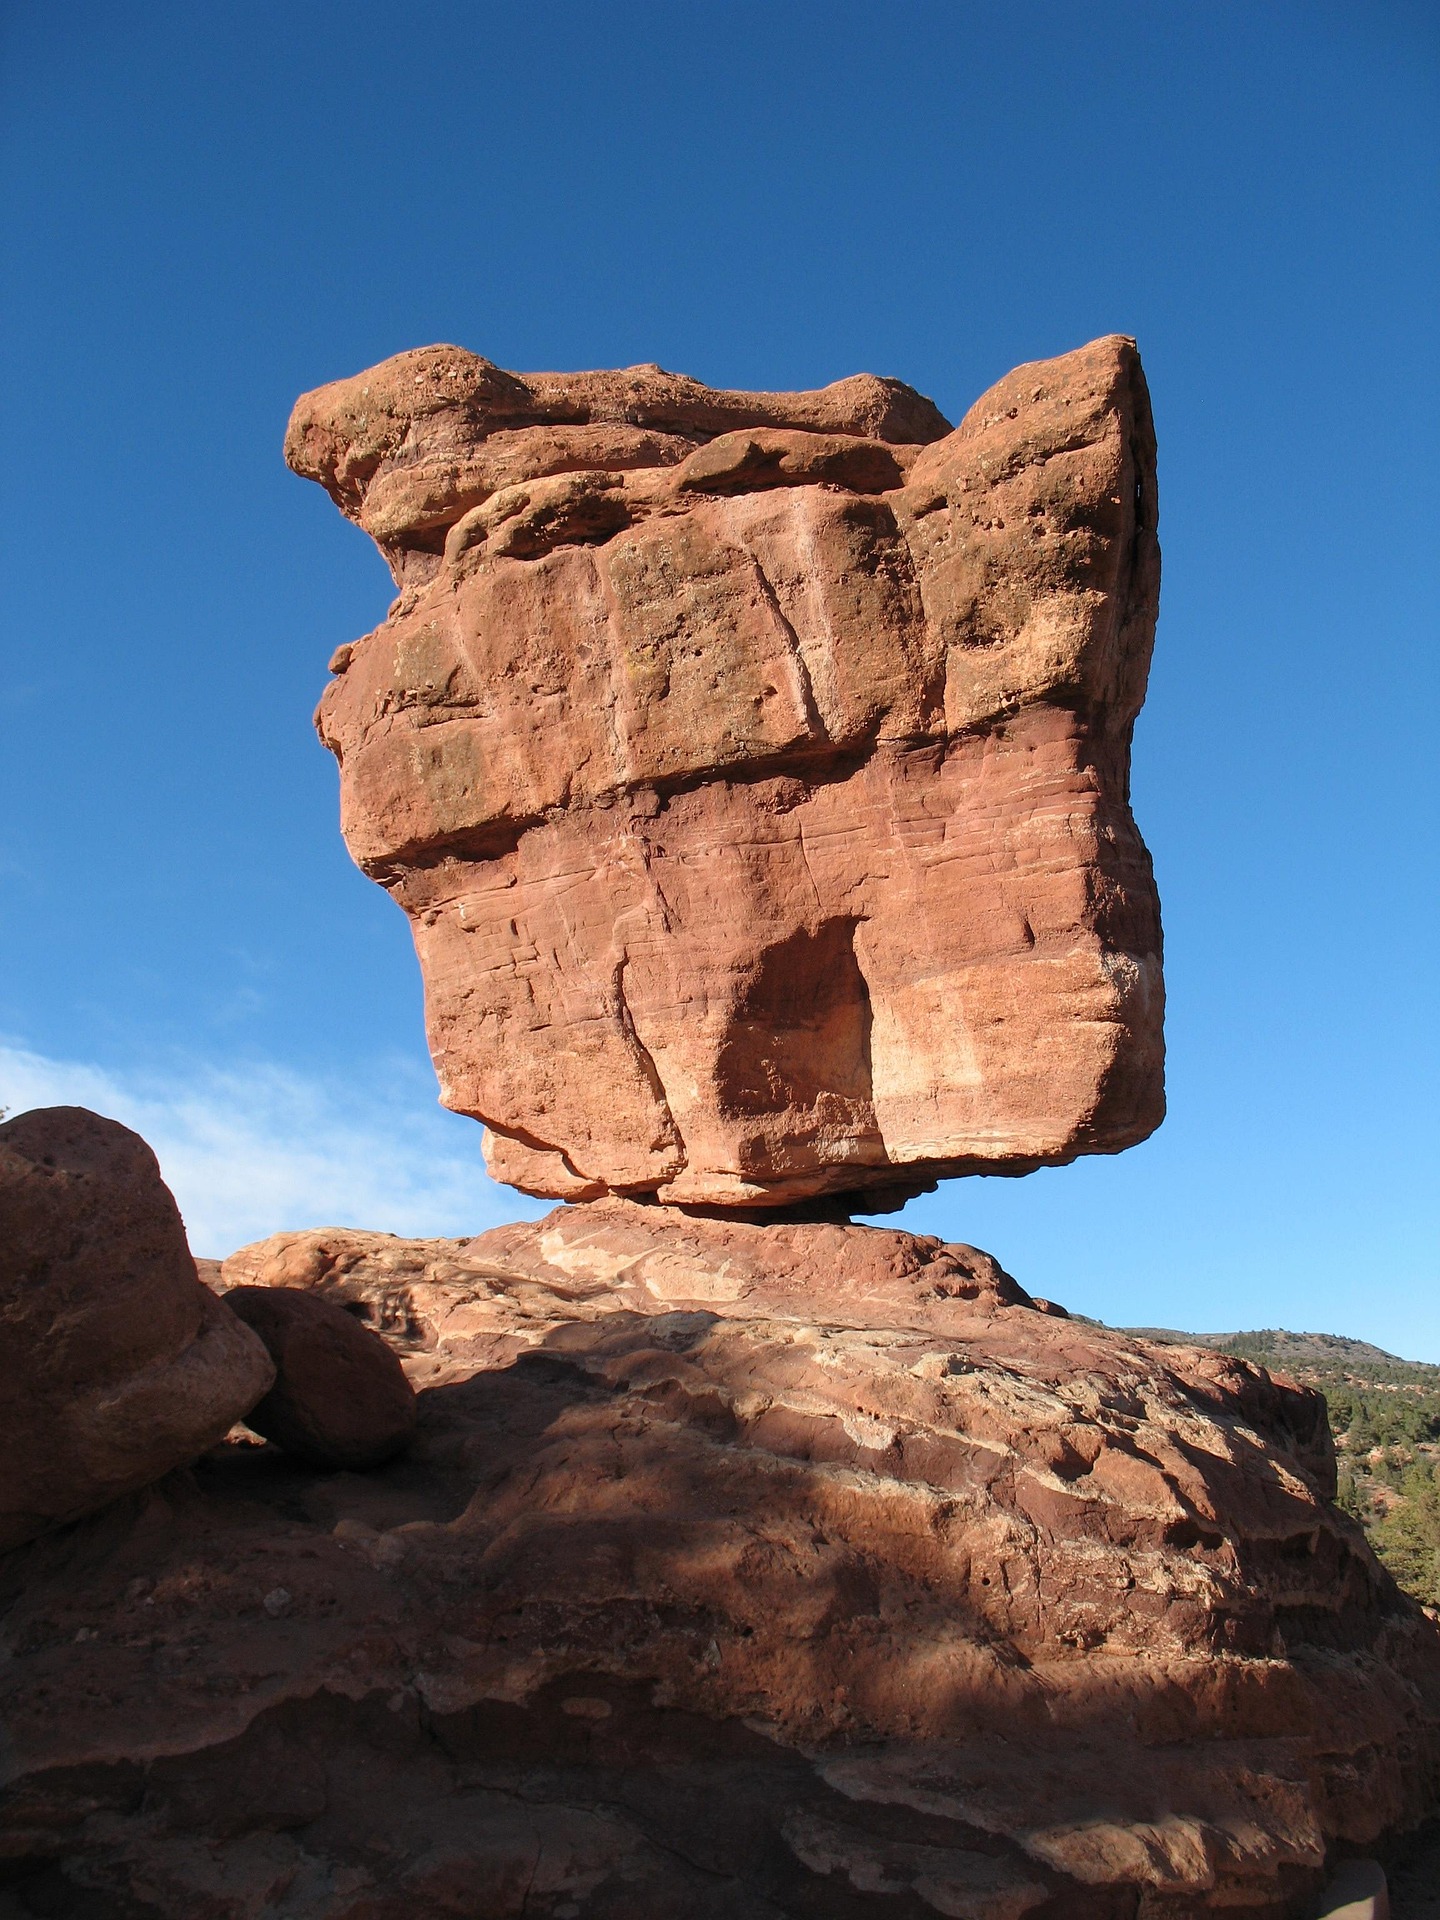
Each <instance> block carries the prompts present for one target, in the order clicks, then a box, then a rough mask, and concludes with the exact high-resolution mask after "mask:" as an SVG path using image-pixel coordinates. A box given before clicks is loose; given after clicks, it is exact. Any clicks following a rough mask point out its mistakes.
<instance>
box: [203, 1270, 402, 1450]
mask: <svg viewBox="0 0 1440 1920" xmlns="http://www.w3.org/2000/svg"><path fill="white" fill-rule="evenodd" d="M225 1304H226V1306H227V1307H229V1308H230V1310H231V1312H232V1313H234V1314H237V1315H238V1316H239V1318H240V1319H241V1320H243V1321H244V1322H245V1325H246V1326H247V1327H249V1328H250V1330H251V1331H252V1332H253V1333H255V1334H257V1335H258V1336H259V1337H260V1339H261V1340H262V1341H263V1342H264V1343H265V1350H266V1352H267V1353H268V1354H269V1355H270V1358H271V1360H272V1361H273V1362H274V1364H275V1384H274V1386H273V1387H272V1388H271V1389H270V1391H269V1392H268V1393H267V1394H266V1395H265V1398H264V1399H263V1400H261V1401H260V1402H259V1403H258V1404H257V1405H256V1406H254V1407H252V1408H251V1410H250V1411H249V1413H247V1414H246V1415H245V1424H246V1425H247V1426H248V1427H252V1428H253V1429H254V1430H255V1432H256V1433H260V1434H263V1435H264V1436H265V1438H266V1439H267V1440H273V1441H274V1442H275V1444H276V1445H277V1446H279V1447H283V1448H284V1449H285V1451H286V1452H287V1453H293V1454H294V1455H295V1456H296V1458H297V1459H300V1460H305V1461H307V1462H308V1463H309V1464H310V1465H311V1466H315V1467H333V1468H346V1467H348V1468H360V1467H378V1466H381V1465H382V1464H383V1463H384V1462H385V1461H386V1460H393V1459H394V1457H395V1455H396V1454H397V1453H401V1452H403V1451H404V1449H405V1448H406V1447H407V1446H408V1445H409V1444H410V1437H411V1435H412V1434H413V1433H414V1431H415V1393H414V1389H413V1388H412V1387H411V1385H410V1382H409V1381H408V1380H407V1379H406V1378H405V1369H404V1368H403V1367H402V1366H401V1364H400V1362H399V1361H398V1360H397V1359H396V1358H395V1355H394V1354H393V1353H392V1352H391V1351H390V1349H389V1347H387V1346H386V1344H385V1342H384V1341H383V1340H381V1339H380V1338H379V1337H378V1336H377V1335H375V1334H373V1333H371V1332H370V1331H369V1330H368V1329H367V1328H365V1327H362V1326H361V1325H360V1323H359V1322H358V1321H357V1320H356V1319H355V1318H354V1316H353V1315H351V1314H349V1313H347V1312H346V1311H345V1309H344V1308H343V1307H340V1306H336V1305H335V1304H334V1303H333V1302H332V1301H329V1300H323V1299H320V1298H318V1297H316V1296H315V1295H313V1294H309V1293H304V1292H301V1291H298V1290H297V1289H293V1288H267V1287H236V1288H234V1289H233V1290H231V1291H230V1292H228V1293H227V1294H226V1296H225Z"/></svg>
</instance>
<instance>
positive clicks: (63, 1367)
mask: <svg viewBox="0 0 1440 1920" xmlns="http://www.w3.org/2000/svg"><path fill="white" fill-rule="evenodd" d="M273 1378H274V1369H273V1367H272V1366H271V1365H270V1362H269V1360H268V1358H267V1357H266V1353H265V1349H264V1347H263V1346H262V1345H261V1344H260V1342H259V1341H258V1340H257V1339H256V1338H255V1336H254V1335H253V1334H252V1333H251V1332H250V1330H249V1329H248V1328H247V1327H243V1326H242V1325H241V1324H240V1322H239V1321H238V1320H237V1319H236V1318H235V1316H234V1315H233V1314H232V1313H230V1311H229V1310H228V1309H227V1308H225V1307H223V1306H222V1305H221V1304H220V1303H219V1302H218V1301H217V1300H216V1299H215V1297H214V1295H213V1294H211V1293H209V1292H208V1291H207V1290H206V1289H205V1288H204V1287H202V1286H201V1284H200V1282H199V1280H198V1279H197V1278H196V1274H195V1262H194V1261H193V1260H192V1259H191V1257H190V1250H189V1248H188V1247H187V1246H186V1244H185V1229H184V1226H183V1225H182V1223H181V1220H180V1214H179V1211H178V1210H177V1208H176V1205H175V1201H174V1199H173V1198H172V1196H171V1193H170V1190H169V1188H168V1187H167V1186H166V1185H165V1183H164V1181H163V1180H162V1179H161V1178H160V1169H159V1167H158V1165H157V1164H156V1160H155V1156H154V1154H153V1153H152V1152H151V1151H150V1149H149V1147H147V1146H146V1144H145V1142H144V1141H143V1140H142V1139H141V1138H140V1137H139V1135H138V1134H134V1133H131V1132H130V1130H129V1129H128V1128H127V1127H122V1126H121V1125H120V1124H119V1123H118V1122H117V1121H114V1120H105V1119H102V1118H101V1117H100V1115H98V1114H94V1113H89V1112H87V1111H86V1110H85V1109H84V1108H83V1107H45V1108H39V1109H37V1110H36V1111H34V1112H32V1113H22V1114H21V1115H19V1117H18V1118H17V1119H14V1120H9V1121H7V1122H6V1123H5V1125H4V1126H0V1458H3V1463H4V1464H3V1469H0V1549H4V1548H6V1547H11V1546H14V1545H15V1544H16V1543H17V1542H18V1541H21V1540H27V1539H30V1538H31V1537H32V1536H33V1535H35V1534H37V1533H41V1532H43V1531H44V1530H45V1529H46V1528H47V1527H52V1526H57V1525H59V1524H60V1523H61V1522H62V1521H66V1520H73V1519H75V1518H76V1517H77V1516H79V1515H80V1514H84V1513H90V1512H92V1511H93V1510H94V1509H95V1508H97V1507H100V1506H103V1505H104V1504H105V1502H106V1501H108V1500H113V1499H114V1498H116V1496H117V1495H120V1494H124V1493H129V1492H131V1491H133V1489H135V1488H136V1487H142V1486H144V1485H145V1484H146V1483H147V1482H148V1481H151V1480H155V1479H158V1478H159V1477H160V1475H162V1474H164V1473H168V1472H169V1471H170V1469H171V1468H172V1467H175V1466H178V1465H181V1464H183V1463H184V1462H186V1461H189V1460H193V1459H194V1458H195V1457H196V1455H197V1454H199V1453H203V1452H204V1450H205V1449H206V1448H207V1447H209V1446H213V1445H214V1443H215V1442H216V1441H217V1440H219V1439H220V1438H222V1436H223V1435H224V1434H225V1432H226V1430H227V1428H229V1426H230V1425H231V1423H232V1422H233V1421H235V1420H238V1419H239V1418H240V1417H241V1416H242V1415H243V1414H245V1413H246V1412H248V1411H249V1409H250V1408H251V1407H252V1406H253V1405H254V1404H255V1402H256V1401H257V1400H258V1399H259V1398H260V1396H261V1394H263V1393H264V1392H265V1390H266V1388H267V1387H268V1386H269V1384H270V1382H271V1381H272V1380H273Z"/></svg>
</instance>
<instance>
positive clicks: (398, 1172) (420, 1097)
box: [0, 1041, 544, 1257]
mask: <svg viewBox="0 0 1440 1920" xmlns="http://www.w3.org/2000/svg"><path fill="white" fill-rule="evenodd" d="M0 1106H3V1107H6V1108H8V1109H9V1112H10V1115H11V1116H13V1115H15V1114H18V1113H24V1112H26V1111H28V1110H29V1109H30V1108H31V1107H57V1106H77V1107H89V1108H91V1109H92V1110H93V1111H94V1112H96V1113H103V1114H107V1115H109V1116H110V1117H111V1118H112V1119H115V1120H119V1121H121V1122H123V1124H124V1125H125V1126H127V1127H132V1128H133V1129H134V1130H135V1132H136V1133H138V1134H140V1135H142V1136H143V1138H144V1139H146V1140H148V1141H149V1143H150V1145H151V1146H152V1147H153V1148H154V1149H155V1153H156V1155H157V1156H158V1158H159V1161H160V1167H161V1170H162V1172H163V1173H164V1175H165V1178H166V1180H167V1182H168V1183H169V1186H170V1189H171V1191H172V1192H173V1193H174V1195H175V1198H176V1199H177V1200H178V1201H179V1203H180V1211H181V1212H182V1213H183V1215H184V1216H185V1225H186V1229H187V1231H188V1233H189V1235H190V1244H191V1246H192V1247H193V1248H194V1250H195V1252H196V1253H197V1254H204V1255H207V1256H210V1257H219V1256H221V1255H224V1254H227V1253H231V1252H233V1251H234V1249H235V1248H236V1247H239V1246H244V1245H245V1244H246V1242H247V1241H250V1240H259V1239H263V1238H264V1237H265V1235H267V1234H271V1233H277V1232H279V1231H281V1230H282V1229H294V1228H299V1227H319V1226H354V1227H372V1228H376V1229H378V1230H380V1231H382V1232H387V1233H400V1234H408V1235H416V1236H424V1237H429V1236H431V1235H446V1236H449V1235H461V1234H472V1233H481V1232H483V1231H484V1230H485V1228H486V1227H491V1226H495V1225H497V1224H498V1223H499V1222H501V1221H502V1220H513V1219H516V1218H519V1217H533V1216H534V1215H535V1214H537V1213H539V1212H542V1211H543V1210H544V1209H543V1206H541V1205H540V1204H537V1203H536V1202H534V1201H529V1200H526V1199H525V1197H524V1196H523V1195H521V1194H517V1193H512V1192H511V1191H510V1189H509V1188H507V1187H501V1186H497V1185H496V1183H495V1182H494V1181H492V1180H491V1179H490V1178H489V1176H488V1175H487V1174H486V1172H485V1166H484V1162H483V1161H482V1159H481V1157H480V1129H479V1127H478V1126H476V1125H475V1124H474V1122H473V1121H468V1120H460V1119H458V1118H456V1117H455V1116H454V1115H451V1114H447V1113H445V1112H443V1111H442V1110H441V1109H440V1108H439V1107H438V1106H437V1105H436V1104H435V1095H434V1086H433V1082H430V1081H428V1078H427V1079H426V1080H424V1081H422V1079H421V1077H420V1076H419V1075H418V1074H416V1073H415V1072H414V1071H413V1070H411V1069H410V1068H409V1067H408V1065H407V1063H403V1062H402V1063H398V1064H392V1065H389V1066H380V1067H377V1068H375V1069H374V1070H373V1071H371V1072H369V1073H367V1074H366V1075H365V1076H364V1077H363V1079H361V1080H359V1081H355V1080H347V1081H346V1082H345V1083H344V1084H343V1085H342V1084H341V1083H339V1082H338V1081H335V1082H331V1081H327V1080H323V1079H307V1078H306V1077H304V1076H303V1075H301V1074H298V1073H295V1072H293V1071H291V1070H290V1069H289V1068H286V1067H280V1066H273V1065H264V1064H262V1065H241V1066H229V1067H222V1066H217V1065H215V1064H214V1063H195V1064H184V1063H182V1064H180V1065H176V1066H172V1067H167V1068H165V1069H161V1070H144V1071H138V1070H137V1071H116V1070H113V1069H106V1068H101V1067H97V1066H93V1065H90V1064H88V1063H86V1062H84V1061H79V1060H54V1059H49V1058H47V1057H46V1056H44V1055H43V1054H39V1053H36V1052H34V1051H32V1050H31V1049H30V1048H28V1047H25V1046H23V1045H19V1044H15V1043H8V1044H7V1043H5V1042H3V1041H0Z"/></svg>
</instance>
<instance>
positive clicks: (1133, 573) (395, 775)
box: [286, 336, 1163, 1209]
mask: <svg viewBox="0 0 1440 1920" xmlns="http://www.w3.org/2000/svg"><path fill="white" fill-rule="evenodd" d="M286 454H287V458H288V459H289V461H290V464H291V465H292V466H293V467H294V469H295V470H296V472H298V473H301V474H304V475H306V476H307V477H309V478H311V479H314V480H317V481H318V482H320V483H321V484H322V485H323V486H324V487H326V489H327V490H328V491H329V493H330V495H331V497H332V498H333V499H334V500H335V501H336V503H337V505H339V506H340V508H341V509H342V511H344V512H345V513H346V514H347V515H349V516H350V517H351V518H352V519H353V520H355V521H356V522H357V523H358V524H359V525H360V526H362V527H364V528H365V529H366V530H367V531H368V532H369V533H370V534H371V535H372V537H373V538H374V539H375V540H376V542H377V543H378V544H379V546H380V548H381V550H382V552H383V553H384V554H385V556H386V558H387V559H388V561H389V562H390V565H391V567H392V569H393V571H394V574H395V578H396V581H397V583H398V585H399V587H400V597H399V599H398V600H397V601H396V603H395V605H394V607H393V608H392V610H391V613H390V617H389V618H388V619H387V620H386V621H385V623H384V624H383V625H382V626H381V627H379V628H378V629H377V630H376V631H375V632H373V633H371V634H368V635H366V636H365V637H364V638H362V639H360V640H358V641H356V642H354V643H353V644H350V645H347V646H344V647H342V648H340V649H339V651H338V652H337V653H336V655H335V658H334V661H333V662H332V667H333V669H334V672H335V678H334V680H333V682H332V684H331V686H330V687H329V689H328V690H327V692H326V694H325V696H324V698H323V700H322V701H321V703H320V709H319V713H318V715H317V723H318V725H319V729H320V733H321V736H322V738H323V739H324V741H325V742H326V744H327V745H328V746H329V747H330V748H331V750H332V751H333V752H334V754H335V756H336V758H337V759H338V761H339V763H340V784H341V818H342V826H343V829H344V833H345V837H346V841H347V843H348V845H349V848H350V851H351V853H352V854H353V856H354V857H355V859H356V860H357V861H358V862H359V864H360V865H361V866H362V867H363V868H364V870H365V871H366V872H367V873H369V874H371V875H372V876H373V877H374V878H375V879H376V880H378V881H379V882H380V883H381V884H382V885H383V886H385V887H386V888H387V889H388V890H389V891H390V893H391V894H392V896H393V897H394V898H395V899H396V900H397V901H398V902H399V904H400V905H401V906H402V907H403V908H404V910H405V912H406V913H407V915H408V916H409V918H410V921H411V923H412V927H413V930H414V935H415V942H416V947H417V951H418V953H419V957H420V964H421V968H422V970H423V973H424V976H425V985H426V1004H427V1017H428V1022H429V1035H430V1044H431V1051H432V1054H433V1056H434V1060H435V1064H436V1068H437V1071H438V1073H439V1076H440V1081H441V1087H442V1095H443V1098H444V1100H445V1103H446V1104H447V1105H449V1106H451V1107H453V1108H455V1109H456V1110H457V1111H459V1112H462V1113H467V1114H471V1115H474V1116H475V1117H476V1118H478V1119H481V1120H483V1121H484V1122H485V1123H486V1125H487V1128H488V1130H489V1131H488V1138H487V1149H486V1150H487V1156H488V1158H489V1163H490V1166H491V1170H492V1171H493V1172H494V1173H495V1174H496V1175H497V1177H499V1178H500V1179H503V1180H507V1181H510V1182H511V1183H512V1184H514V1185H516V1186H518V1187H522V1188H524V1189H525V1190H526V1191H528V1192H532V1193H540V1194H548V1195H554V1196H556V1197H558V1198H571V1199H586V1198H594V1197H597V1196H599V1195H601V1194H603V1193H606V1192H615V1193H622V1194H630V1195H647V1194H654V1195H658V1196H659V1198H660V1199H662V1200H664V1201H673V1202H683V1203H686V1204H704V1205H710V1206H721V1207H727V1206H728V1207H733V1208H747V1209H748V1208H757V1207H773V1206H785V1205H790V1204H792V1203H795V1202H803V1201H806V1200H810V1199H813V1198H814V1197H815V1196H818V1195H825V1194H832V1193H845V1192H854V1191H857V1190H860V1189H867V1190H870V1204H871V1205H872V1207H873V1206H878V1205H881V1204H883V1203H884V1202H885V1200H886V1199H887V1197H888V1198H892V1199H893V1198H899V1197H903V1196H904V1195H905V1194H907V1193H913V1192H916V1191H918V1190H920V1189H921V1188H923V1187H924V1186H926V1185H928V1184H931V1183H933V1182H934V1181H935V1180H936V1179H937V1178H939V1177H941V1176H945V1175H950V1174H957V1173H966V1172H1008V1173H1020V1172H1024V1171H1027V1170H1028V1169H1031V1168H1034V1167H1038V1166H1042V1165H1053V1164H1056V1163H1059V1162H1062V1161H1065V1160H1068V1159H1072V1158H1073V1157H1074V1156H1075V1155H1076V1154H1079V1153H1090V1152H1115V1151H1118V1150H1119V1149H1120V1148H1123V1147H1126V1146H1129V1145H1131V1144H1133V1143H1134V1142H1135V1141H1137V1140H1140V1139H1143V1138H1144V1137H1145V1136H1146V1135H1147V1134H1148V1133H1150V1132H1151V1131H1152V1130H1153V1128H1154V1127H1155V1126H1156V1125H1157V1124H1158V1123H1159V1121H1160V1118H1161V1115H1162V1112H1163V1084H1162V1035H1161V1023H1162V1011H1163V1009H1162V999H1163V989H1162V980H1161V960H1160V951H1161V950H1160V924H1159V909H1158V903H1157V900H1156V895H1155V889H1154V883H1153V879H1152V875H1151V869H1150V862H1149V857H1148V855H1147V853H1146V850H1145V847H1144V844H1143V842H1142V841H1141V839H1140V836H1139V833H1138V831H1137V829H1136V826H1135V823H1134V820H1133V819H1132V817H1131V813H1130V808H1129V799H1128V782H1129V771H1128V769H1129V754H1130V735H1131V729H1132V726H1133V723H1134V720H1135V715H1136V713H1137V711H1138V710H1139V707H1140V704H1141V701H1142V699H1143V698H1144V692H1145V682H1146V675H1147V672H1148V668H1149V660H1150V650H1151V644H1152V640H1153V636H1154V627H1155V617H1156V607H1157V602H1158V593H1159V567H1160V561H1159V547H1158V544H1157V539H1156V519H1157V510H1156V492H1155V444H1154V433H1153V429H1152V426H1151V419H1150V406H1149V400H1148V396H1147V393H1146V388H1145V380H1144V376H1143V373H1142V371H1141V367H1140V361H1139V356H1138V354H1137V353H1136V350H1135V346H1134V343H1133V341H1130V340H1128V339H1124V338H1121V337H1118V336H1114V337H1111V338H1107V339H1103V340H1097V341H1095V342H1093V343H1092V344H1091V345H1089V346H1087V347H1083V348H1081V349H1080V350H1079V351H1077V352H1075V353H1070V354H1066V355H1064V356H1062V357H1061V358H1059V359H1056V360H1049V361H1043V362H1038V363H1036V364H1034V365H1031V366H1026V367H1021V368H1019V369H1017V370H1016V371H1015V372H1014V373H1011V374H1009V375H1007V377H1006V378H1005V379H1004V380H1002V381H1001V382H1000V383H999V384H998V385H997V386H995V387H993V388H992V389H991V390H990V392H988V393H987V394H985V395H984V396H983V397H982V398H981V399H980V400H979V401H977V402H976V404H975V406H974V407H973V408H971V410H970V412H969V413H968V414H967V415H966V417H965V419H964V420H963V421H962V422H961V423H960V425H959V426H958V427H956V428H955V429H953V430H951V429H950V427H949V424H948V422H946V421H945V420H944V419H943V418H942V417H941V415H940V414H939V413H938V412H937V411H936V409H935V408H934V406H933V405H932V404H931V403H930V402H929V401H928V400H925V399H924V398H922V396H920V395H919V394H917V393H914V392H912V391H911V390H910V389H909V388H907V387H905V386H903V385H902V384H901V383H900V382H898V381H893V380H879V379H876V378H874V377H873V376H870V375H858V376H856V377H855V378H853V379H850V380H842V381H839V382H837V383H836V384H835V385H834V386H831V387H826V388H824V389H823V390H821V391H819V392H815V393H793V394H745V393H724V392H717V391H715V390H713V389H710V388H706V387H703V386H701V385H700V384H699V383H698V382H695V381H692V380H688V379H685V378H683V377H681V376H678V375H673V374H668V373H665V372H663V371H662V370H661V369H660V368H657V367H632V368H628V369H625V370H623V371H618V372H606V373H588V374H539V375H530V374H527V375H519V374H511V373H506V372H503V371H502V370H501V369H500V368H498V367H495V366H493V365H491V363H490V362H488V361H486V360H483V359H481V358H479V357H478V356H476V355H474V354H471V353H467V352H465V351H463V350H462V349H460V348H456V347H431V348H426V349H423V350H420V351H417V352H412V353H405V354H400V355H398V356H397V357H396V358H395V359H393V360H389V361H386V362H385V363H384V364H383V365H382V366H379V367H375V368H373V369H371V370H370V371H369V372H368V373H363V374H360V375H357V376H356V377H355V378H353V379H349V380H342V381H339V382H337V383H335V384H334V385H331V386H327V387H322V388H320V389H319V390H318V391H316V392H314V393H310V394H307V395H305V396H304V397H303V398H302V399H301V400H300V401H299V402H298V404H297V406H296V408H295V412H294V415H293V417H292V420H291V423H290V429H289V433H288V436H287V440H286Z"/></svg>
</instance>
